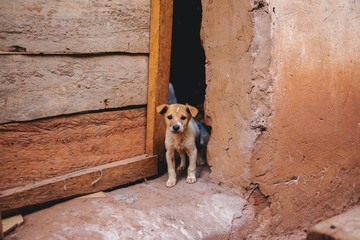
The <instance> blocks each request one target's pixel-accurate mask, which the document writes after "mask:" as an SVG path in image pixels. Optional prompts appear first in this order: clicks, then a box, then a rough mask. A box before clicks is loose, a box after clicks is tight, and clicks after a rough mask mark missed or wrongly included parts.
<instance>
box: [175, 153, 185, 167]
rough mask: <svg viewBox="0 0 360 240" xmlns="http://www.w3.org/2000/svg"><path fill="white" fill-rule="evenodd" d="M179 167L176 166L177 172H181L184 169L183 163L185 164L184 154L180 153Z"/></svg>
mask: <svg viewBox="0 0 360 240" xmlns="http://www.w3.org/2000/svg"><path fill="white" fill-rule="evenodd" d="M179 155H180V165H179V166H178V168H177V170H179V171H181V170H184V169H185V163H186V158H185V153H180V154H179Z"/></svg>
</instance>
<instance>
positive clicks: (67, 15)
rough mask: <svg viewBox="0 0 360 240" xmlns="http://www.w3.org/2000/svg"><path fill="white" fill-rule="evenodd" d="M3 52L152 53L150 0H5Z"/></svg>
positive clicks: (0, 7)
mask: <svg viewBox="0 0 360 240" xmlns="http://www.w3.org/2000/svg"><path fill="white" fill-rule="evenodd" d="M0 12H1V14H0V25H1V28H0V51H3V52H12V51H21V52H27V53H45V54H46V53H81V54H83V53H98V52H127V53H148V52H149V28H150V0H113V1H107V0H99V1H82V0H61V1H51V2H49V1H40V0H26V1H22V0H1V3H0Z"/></svg>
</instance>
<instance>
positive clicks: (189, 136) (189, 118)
mask: <svg viewBox="0 0 360 240" xmlns="http://www.w3.org/2000/svg"><path fill="white" fill-rule="evenodd" d="M156 111H157V112H158V113H160V114H162V115H164V118H165V125H166V135H165V147H166V162H167V167H168V174H169V179H168V180H167V182H166V186H167V187H173V186H175V184H176V171H175V152H177V153H179V155H180V159H181V161H180V165H179V167H178V168H177V170H184V169H185V154H187V155H188V157H189V167H188V171H187V178H186V182H187V183H195V182H196V176H195V170H196V160H197V155H198V153H197V148H196V139H197V138H198V137H199V129H198V127H197V125H196V122H195V121H194V119H193V118H194V117H195V116H196V115H197V113H198V110H197V109H196V108H195V107H192V106H190V105H183V104H171V105H168V104H163V105H160V106H158V107H157V108H156Z"/></svg>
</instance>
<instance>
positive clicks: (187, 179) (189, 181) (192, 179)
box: [186, 176, 196, 183]
mask: <svg viewBox="0 0 360 240" xmlns="http://www.w3.org/2000/svg"><path fill="white" fill-rule="evenodd" d="M186 182H187V183H196V177H195V176H188V177H187V178H186Z"/></svg>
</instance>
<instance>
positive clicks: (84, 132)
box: [0, 107, 146, 191]
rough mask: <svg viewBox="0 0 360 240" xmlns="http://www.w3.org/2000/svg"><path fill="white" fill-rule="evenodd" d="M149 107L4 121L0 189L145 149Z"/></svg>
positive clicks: (0, 130)
mask: <svg viewBox="0 0 360 240" xmlns="http://www.w3.org/2000/svg"><path fill="white" fill-rule="evenodd" d="M145 119H146V112H145V108H143V107H142V108H139V109H132V110H123V111H113V112H102V113H89V114H79V115H75V116H68V117H56V118H51V119H45V120H39V121H34V122H28V123H11V124H10V123H9V124H4V125H0V152H1V162H2V163H1V164H0V179H1V185H0V191H2V190H5V189H9V188H13V187H18V186H22V185H26V184H29V183H32V182H34V181H40V180H44V179H47V178H52V177H55V176H59V175H63V174H67V173H70V172H72V171H78V170H81V169H85V168H88V167H94V166H97V165H102V164H105V163H109V162H114V161H117V160H121V159H126V158H129V157H134V156H137V155H141V154H143V153H144V152H145Z"/></svg>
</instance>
